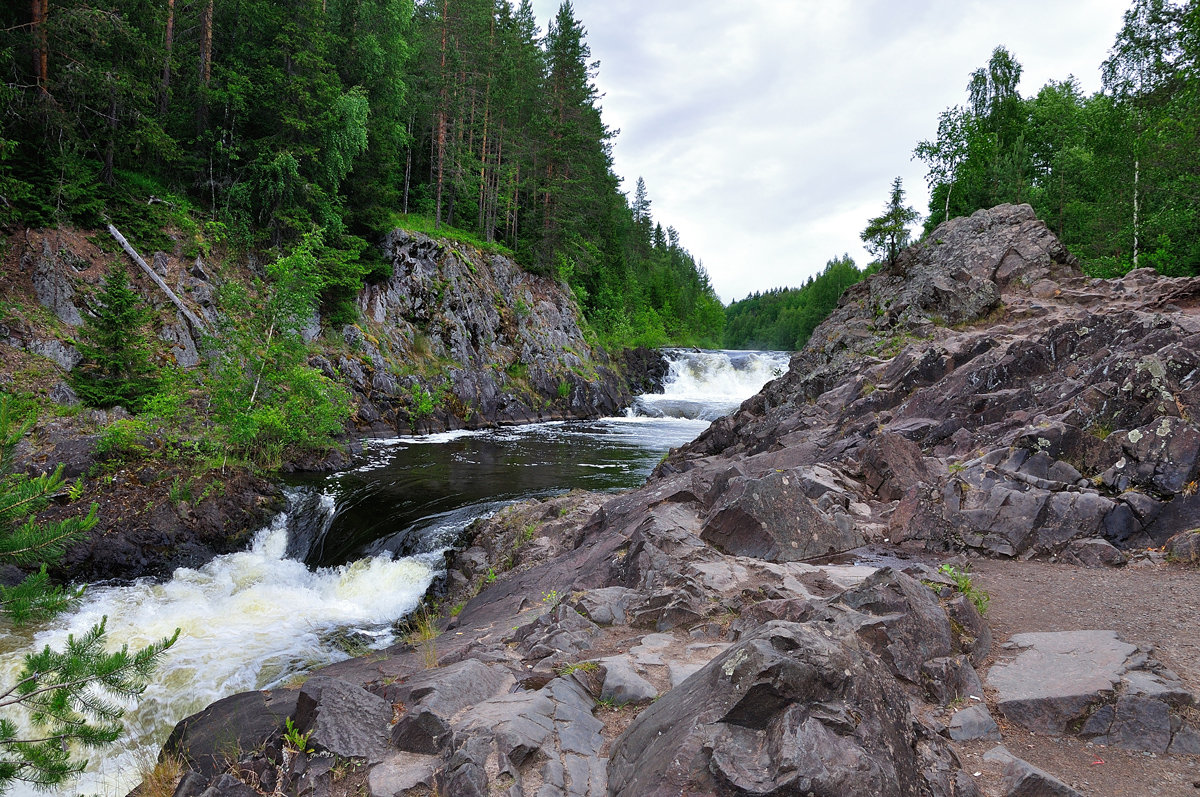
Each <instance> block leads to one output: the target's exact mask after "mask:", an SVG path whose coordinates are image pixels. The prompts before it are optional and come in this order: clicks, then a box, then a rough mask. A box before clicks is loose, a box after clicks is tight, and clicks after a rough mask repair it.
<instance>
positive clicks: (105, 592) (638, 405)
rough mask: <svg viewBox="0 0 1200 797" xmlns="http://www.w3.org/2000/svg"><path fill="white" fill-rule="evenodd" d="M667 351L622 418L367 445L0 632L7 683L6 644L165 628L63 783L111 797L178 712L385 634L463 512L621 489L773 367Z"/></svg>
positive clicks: (768, 360)
mask: <svg viewBox="0 0 1200 797" xmlns="http://www.w3.org/2000/svg"><path fill="white" fill-rule="evenodd" d="M668 357H669V360H670V373H669V374H668V376H667V379H666V381H665V385H664V391H663V393H661V394H655V395H644V396H639V397H638V399H637V401H636V402H635V405H634V407H633V408H631V411H630V412H629V413H628V414H627V415H626V416H623V417H619V418H602V419H599V420H595V421H572V422H552V423H540V424H531V425H528V426H519V427H506V428H502V429H490V430H481V431H470V432H467V431H458V432H449V433H444V434H439V435H426V436H422V437H398V438H393V439H389V440H378V441H372V442H371V443H370V444H369V445H368V447H367V450H366V452H365V453H364V455H363V457H361V458H360V459H359V461H358V462H357V463H356V464H355V466H354V467H352V468H350V469H348V470H346V471H342V472H340V473H335V474H320V475H310V476H307V477H302V478H299V479H297V480H296V481H295V482H294V483H293V484H292V486H290V487H289V488H288V496H289V509H288V511H287V512H284V513H281V514H280V515H279V516H278V517H276V519H275V521H274V522H273V523H272V524H271V525H270V526H268V527H267V528H264V529H262V530H260V531H259V532H258V533H257V535H256V536H255V538H254V541H253V543H252V545H251V547H250V548H249V549H248V550H246V551H243V552H240V553H235V554H228V555H225V556H220V557H217V558H216V559H214V560H212V561H211V562H209V563H208V564H207V565H205V566H204V567H201V568H199V569H194V570H193V569H186V568H181V569H179V570H177V571H176V572H175V574H174V575H173V577H172V578H171V579H170V580H169V581H167V582H165V583H154V582H152V581H149V580H145V581H138V582H135V583H133V584H127V585H108V586H105V585H98V586H93V587H91V588H90V589H89V590H88V592H87V594H86V597H85V601H84V604H83V605H82V606H81V607H80V608H79V609H78V610H76V611H75V612H73V613H70V614H67V615H64V616H62V617H60V618H58V619H57V620H56V621H55V622H54V623H52V624H49V625H48V626H46V627H44V628H42V629H39V630H37V631H36V633H32V634H31V633H29V632H24V633H17V632H14V631H12V630H11V629H0V678H2V679H4V680H5V681H6V682H7V683H12V682H13V680H14V679H15V674H16V673H17V672H18V670H19V668H20V663H21V657H22V655H23V653H24V651H27V650H29V649H30V648H31V647H34V646H36V647H39V648H40V647H42V646H44V645H47V644H48V645H51V646H52V647H56V648H58V647H62V645H63V644H64V642H65V640H66V637H67V635H68V634H80V633H82V632H83V631H85V630H86V629H87V628H89V627H90V626H91V625H93V624H94V623H96V622H98V621H99V620H100V618H101V617H104V616H107V617H108V629H109V636H110V639H111V640H112V641H113V643H114V644H117V645H119V644H121V643H127V644H128V645H129V646H130V647H131V648H136V647H140V646H143V645H145V644H148V643H149V642H151V641H153V640H156V639H159V638H161V637H163V636H167V635H169V634H171V633H172V632H173V631H174V629H175V628H176V627H179V628H181V629H182V631H183V633H182V635H181V637H180V639H179V641H178V642H177V643H176V645H175V647H174V648H172V649H171V650H170V651H168V653H167V655H166V657H165V660H164V662H163V664H162V667H161V669H160V674H159V676H158V677H157V678H156V680H155V681H154V682H153V683H152V684H151V685H150V687H149V689H148V691H147V692H146V694H145V696H144V697H143V699H142V700H141V701H140V703H139V705H138V706H137V708H136V710H134V711H131V712H130V713H129V714H128V715H127V717H126V723H127V726H128V729H129V730H128V732H127V733H126V734H125V735H124V736H123V737H122V739H121V741H120V742H119V743H118V745H117V746H116V747H114V748H113V749H111V750H108V751H106V752H105V753H103V754H93V755H92V757H91V759H92V761H91V766H90V767H89V769H88V771H87V772H86V773H85V775H84V776H83V777H82V778H81V779H80V781H79V783H77V784H75V787H74V788H73V789H70V790H68V791H65V792H63V793H90V794H102V795H116V796H119V795H124V794H126V793H127V792H128V791H129V790H130V789H132V788H133V787H134V786H136V785H137V783H138V782H139V781H140V775H139V773H140V772H141V771H144V770H145V769H146V768H148V767H150V766H153V763H154V761H155V759H156V757H157V754H158V750H159V748H160V747H161V745H162V743H163V741H164V740H165V739H166V736H167V735H168V734H169V733H170V730H171V728H173V727H174V725H175V723H177V722H178V721H179V720H180V719H182V718H184V717H186V716H188V715H189V714H192V713H195V712H196V711H199V710H200V709H202V708H204V707H205V706H207V705H208V704H210V703H212V702H213V701H215V700H218V699H220V698H222V697H226V696H228V695H231V694H235V693H237V692H242V691H246V690H251V689H266V688H272V687H277V686H281V685H286V684H287V683H288V682H289V681H290V680H291V679H293V678H295V677H296V676H298V675H301V674H303V673H304V672H306V671H309V670H311V669H313V668H315V667H319V666H322V665H324V664H329V663H332V662H334V661H338V660H340V659H343V658H346V656H347V655H348V654H347V653H346V652H345V649H346V647H347V645H346V644H345V641H346V640H347V639H349V640H353V642H354V644H355V645H360V646H366V647H371V648H381V647H385V646H387V645H389V644H391V643H393V642H394V641H395V635H394V631H393V628H394V624H395V623H396V621H397V620H400V619H402V618H403V617H405V616H406V615H407V614H408V613H409V612H411V611H412V610H413V609H414V608H415V607H416V606H417V605H418V603H419V601H420V599H421V597H422V596H423V595H424V593H425V591H426V589H428V587H429V586H430V584H431V583H433V580H434V579H435V578H436V577H437V576H438V574H439V572H441V568H442V567H443V564H444V553H445V551H446V549H447V548H448V547H449V546H451V545H453V544H454V543H455V541H456V540H457V539H458V538H459V536H460V535H461V533H462V531H463V529H465V528H466V526H467V525H468V524H469V523H470V522H471V521H473V520H474V519H476V518H478V517H481V516H485V515H489V514H491V513H493V512H495V511H497V510H498V509H500V508H501V507H502V506H504V505H506V504H508V503H511V502H513V501H518V500H523V499H527V498H534V497H544V496H547V495H552V494H556V493H560V492H563V491H565V490H568V489H573V488H583V489H590V490H619V489H627V488H631V487H635V486H637V485H639V484H641V482H642V481H643V480H644V479H645V478H646V476H647V475H648V474H649V473H650V471H651V470H652V469H653V468H654V466H655V465H656V464H657V463H658V461H659V460H660V459H661V457H662V455H663V454H664V453H666V452H667V451H668V450H669V449H670V448H672V447H675V446H679V445H682V444H684V443H686V442H688V441H690V440H692V439H693V438H695V436H696V435H698V434H699V433H700V432H701V431H703V430H704V428H705V427H706V426H707V425H708V423H709V422H710V421H711V420H713V419H715V418H718V417H720V416H721V415H724V414H725V413H727V412H730V411H731V410H733V409H735V408H736V407H737V405H738V404H739V403H740V402H741V401H743V400H745V399H746V398H748V397H749V396H751V395H752V394H753V393H755V392H756V391H757V390H758V389H759V388H760V387H761V386H762V385H763V384H764V383H765V382H767V381H768V380H770V379H772V378H774V377H776V376H778V375H779V374H780V373H782V372H783V371H784V370H786V368H787V356H786V355H785V354H781V353H772V352H700V351H684V350H677V351H672V352H669V353H668ZM11 793H12V794H24V793H26V792H22V791H21V790H20V789H19V788H18V789H15V790H13V791H12V792H11ZM28 793H30V794H32V793H34V792H28Z"/></svg>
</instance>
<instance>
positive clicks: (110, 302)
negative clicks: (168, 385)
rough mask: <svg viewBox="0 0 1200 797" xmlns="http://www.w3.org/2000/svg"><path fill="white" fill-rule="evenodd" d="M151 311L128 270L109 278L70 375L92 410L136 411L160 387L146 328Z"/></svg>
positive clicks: (121, 269)
mask: <svg viewBox="0 0 1200 797" xmlns="http://www.w3.org/2000/svg"><path fill="white" fill-rule="evenodd" d="M149 320H150V311H149V310H148V309H147V308H146V306H145V305H144V304H142V301H141V298H140V297H139V296H138V294H137V292H136V291H135V290H133V288H132V286H131V285H130V284H129V276H128V275H127V274H126V273H125V268H124V267H123V266H115V267H113V268H112V269H110V270H109V272H108V275H107V276H106V277H105V278H104V285H103V289H102V290H101V292H100V296H99V297H98V300H97V305H96V309H95V312H94V313H93V314H92V315H91V316H89V317H88V318H87V320H86V321H85V322H84V325H83V331H82V335H81V339H80V341H79V343H78V348H79V353H80V354H81V355H82V356H83V360H82V361H81V362H80V363H79V365H77V366H76V367H75V369H74V370H73V371H71V380H70V381H71V386H72V387H74V388H75V392H76V393H78V394H79V397H80V398H81V399H83V401H84V402H85V403H86V404H88V405H90V406H93V407H113V406H116V405H118V404H119V405H121V406H122V407H125V408H126V409H128V410H132V411H135V412H136V411H137V410H138V409H140V408H141V406H142V403H143V402H144V401H145V400H146V399H147V398H149V397H150V396H151V395H153V394H154V392H155V391H156V390H157V389H158V383H159V377H158V369H157V368H156V367H155V366H154V364H153V363H152V362H151V361H150V356H151V350H150V344H149V341H147V339H146V334H145V326H146V324H147V323H148V322H149Z"/></svg>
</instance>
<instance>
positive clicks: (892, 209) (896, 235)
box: [860, 177, 921, 268]
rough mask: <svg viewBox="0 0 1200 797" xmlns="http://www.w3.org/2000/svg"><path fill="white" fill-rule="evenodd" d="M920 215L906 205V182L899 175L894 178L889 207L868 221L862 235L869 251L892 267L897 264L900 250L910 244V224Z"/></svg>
mask: <svg viewBox="0 0 1200 797" xmlns="http://www.w3.org/2000/svg"><path fill="white" fill-rule="evenodd" d="M920 217H921V214H919V213H917V212H916V211H915V210H913V209H912V208H910V207H905V205H904V183H903V181H901V179H900V178H899V177H897V178H896V179H895V180H892V193H891V197H890V198H889V199H888V204H887V209H886V210H884V212H883V215H882V216H876V217H875V218H873V219H871V220H870V221H869V222H867V228H866V229H865V230H863V231H862V233H861V234H860V237H861V238H862V240H863V243H864V244H866V245H867V251H868V252H870V253H871V254H873V255H875V256H876V257H878V258H879V260H880V262H883V263H886V264H887V265H888V267H889V268H890V267H892V266H894V265H896V258H897V257H899V256H900V250H902V249H903V248H904V247H906V246H908V235H909V233H908V225H910V224H912V223H913V222H915V221H916V220H917V219H919V218H920Z"/></svg>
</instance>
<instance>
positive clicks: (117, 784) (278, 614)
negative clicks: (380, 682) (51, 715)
mask: <svg viewBox="0 0 1200 797" xmlns="http://www.w3.org/2000/svg"><path fill="white" fill-rule="evenodd" d="M322 503H323V504H326V502H325V501H322ZM327 506H328V509H329V510H330V511H332V508H333V506H332V500H330V501H328V502H327ZM286 547H287V516H286V514H280V515H279V516H278V517H276V519H275V521H274V522H273V523H272V524H271V525H270V526H268V527H267V528H264V529H262V530H261V531H259V532H258V534H257V536H256V537H255V539H254V543H253V545H252V546H251V548H250V549H249V550H247V551H242V552H240V553H234V554H228V555H225V556H219V557H217V558H216V559H213V560H212V561H211V562H209V563H208V564H207V565H205V566H204V567H201V568H199V569H197V570H192V569H187V568H180V569H179V570H176V571H175V574H174V576H173V577H172V578H171V579H170V580H169V581H167V582H165V583H161V584H156V583H153V582H152V581H149V580H144V581H138V582H135V583H133V584H130V585H124V586H109V587H104V586H99V587H92V588H90V589H89V590H88V592H87V594H86V598H85V602H84V604H83V605H82V606H81V607H80V608H79V609H78V610H77V611H75V612H73V613H71V614H68V615H64V616H62V617H60V618H58V620H57V621H55V622H54V623H52V624H51V625H50V626H48V627H46V628H44V629H43V630H41V631H39V632H38V633H37V634H36V635H35V636H34V637H33V639H32V640H30V639H29V637H28V635H25V636H24V637H23V638H17V637H15V636H14V635H12V634H9V633H5V634H3V635H2V636H0V646H3V649H5V650H6V651H12V652H6V653H4V654H3V655H2V656H0V678H3V679H4V680H5V681H6V682H7V683H11V682H12V681H13V680H14V676H15V674H16V673H17V672H18V671H19V669H20V664H21V658H22V655H23V653H22V652H21V651H24V650H27V649H29V647H30V646H31V643H32V646H34V647H36V648H39V649H40V648H41V647H43V646H45V645H50V646H51V647H53V648H55V649H61V648H62V647H63V645H64V643H65V642H66V638H67V635H68V634H77V635H78V634H81V633H83V632H84V631H86V630H87V629H88V628H90V627H91V626H92V625H93V624H95V623H97V622H99V621H100V618H102V617H105V616H107V617H108V626H107V628H108V638H109V639H110V640H111V641H112V643H113V644H114V645H116V646H119V645H120V644H122V643H127V644H128V645H129V647H130V648H131V649H136V648H139V647H142V646H144V645H146V644H149V643H150V642H152V641H155V640H158V639H161V638H163V637H165V636H170V635H171V634H172V633H174V631H175V629H176V628H179V629H181V630H182V633H181V635H180V637H179V641H178V642H176V643H175V646H174V647H172V648H171V649H170V650H169V651H167V653H166V655H165V657H164V660H163V662H162V664H161V665H160V667H159V670H158V673H159V674H158V676H157V677H156V678H155V679H154V680H153V681H152V682H151V684H150V686H149V688H148V689H147V690H146V693H145V694H144V695H143V697H142V699H141V700H140V702H139V703H138V705H137V706H136V708H135V709H132V710H130V711H129V712H128V713H127V714H126V718H125V723H126V727H127V732H126V733H125V734H124V735H122V737H121V739H120V740H119V741H118V743H117V744H116V745H115V746H114V747H112V748H107V749H105V750H104V751H102V752H95V753H92V754H91V755H90V756H89V758H90V761H89V766H88V769H87V771H86V772H85V773H84V775H83V776H82V777H81V778H80V780H79V781H78V782H77V783H76V784H74V787H73V789H72V790H70V791H68V792H63V793H81V794H103V795H124V794H126V793H128V792H129V791H130V790H131V789H132V788H134V787H135V786H137V784H138V783H139V782H140V780H141V773H142V772H143V771H145V769H146V768H147V767H151V766H153V764H154V761H155V759H156V757H157V754H158V749H159V747H160V746H161V745H162V743H163V742H164V741H165V740H166V737H167V735H168V734H169V733H170V731H171V728H173V727H174V725H175V723H177V722H178V721H179V720H180V719H182V718H183V717H186V716H188V715H190V714H193V713H195V712H197V711H199V710H201V709H203V708H204V707H205V706H207V705H208V704H210V703H212V702H214V701H216V700H219V699H220V698H222V697H227V696H229V695H232V694H235V693H237V692H243V691H247V690H251V689H265V688H270V687H273V686H278V685H280V684H282V683H286V682H287V681H288V680H289V679H290V678H292V677H294V676H296V675H298V674H300V673H303V672H305V671H307V670H310V669H312V668H313V667H316V666H321V665H324V664H330V663H333V662H335V661H339V660H341V659H344V658H346V654H345V653H343V652H341V651H340V650H339V649H338V648H336V647H335V646H334V645H333V644H332V643H331V642H329V641H328V637H329V636H330V635H331V634H333V632H335V631H338V630H341V629H354V630H357V631H359V632H360V633H361V634H364V635H366V636H368V637H370V638H373V639H374V640H375V644H374V645H372V646H376V647H377V646H382V645H386V644H388V643H389V642H391V641H392V635H391V633H390V627H391V624H392V623H393V622H394V621H395V620H397V619H399V618H401V617H403V616H404V615H406V614H408V613H409V612H411V611H412V610H413V609H414V608H415V607H416V606H417V603H418V601H420V599H421V596H422V595H424V594H425V590H426V589H427V588H428V586H429V584H430V582H431V581H432V579H433V575H434V571H433V569H432V568H431V567H430V562H432V561H433V557H405V558H399V559H392V558H391V557H389V556H376V557H372V558H368V559H361V560H359V561H356V562H353V563H351V564H347V565H343V566H341V567H334V568H322V569H319V570H316V571H312V570H309V569H308V568H306V567H305V566H304V564H303V563H301V562H299V561H296V560H294V559H287V558H285V556H284V551H285V549H286ZM14 649H15V650H14ZM23 793H26V792H22V791H20V789H19V788H17V789H14V790H12V791H10V794H23ZM28 793H29V794H35V793H37V792H32V791H30V792H28Z"/></svg>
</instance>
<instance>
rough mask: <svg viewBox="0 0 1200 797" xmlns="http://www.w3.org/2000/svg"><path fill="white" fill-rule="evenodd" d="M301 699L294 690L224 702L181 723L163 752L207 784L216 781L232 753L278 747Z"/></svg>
mask: <svg viewBox="0 0 1200 797" xmlns="http://www.w3.org/2000/svg"><path fill="white" fill-rule="evenodd" d="M298 699H299V693H298V692H296V691H295V690H291V689H279V690H275V691H271V692H242V693H240V694H236V695H233V696H231V697H226V698H222V699H221V700H218V701H217V702H215V703H213V704H212V705H210V706H209V707H208V708H206V709H204V710H203V711H200V712H198V713H196V714H193V715H191V716H190V717H187V718H185V719H182V720H180V721H179V723H178V724H177V725H176V726H175V729H174V730H172V731H171V735H170V736H169V737H168V738H167V741H166V743H165V744H164V745H163V751H164V753H168V754H171V755H175V756H178V757H180V758H182V759H183V760H184V761H185V762H186V763H187V765H188V766H189V767H191V768H192V769H193V770H196V771H197V772H199V773H200V774H201V775H202V776H204V778H205V779H206V780H207V779H209V778H213V777H215V776H216V775H218V774H219V773H222V772H224V771H225V770H226V768H227V767H228V766H229V757H230V754H231V752H233V753H236V751H238V750H254V749H256V748H260V747H263V746H264V745H267V744H268V743H274V744H276V745H278V744H279V743H280V740H281V739H282V737H283V732H284V728H285V723H286V720H287V719H288V718H289V717H291V716H293V715H294V714H295V713H296V703H297V700H298Z"/></svg>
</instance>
